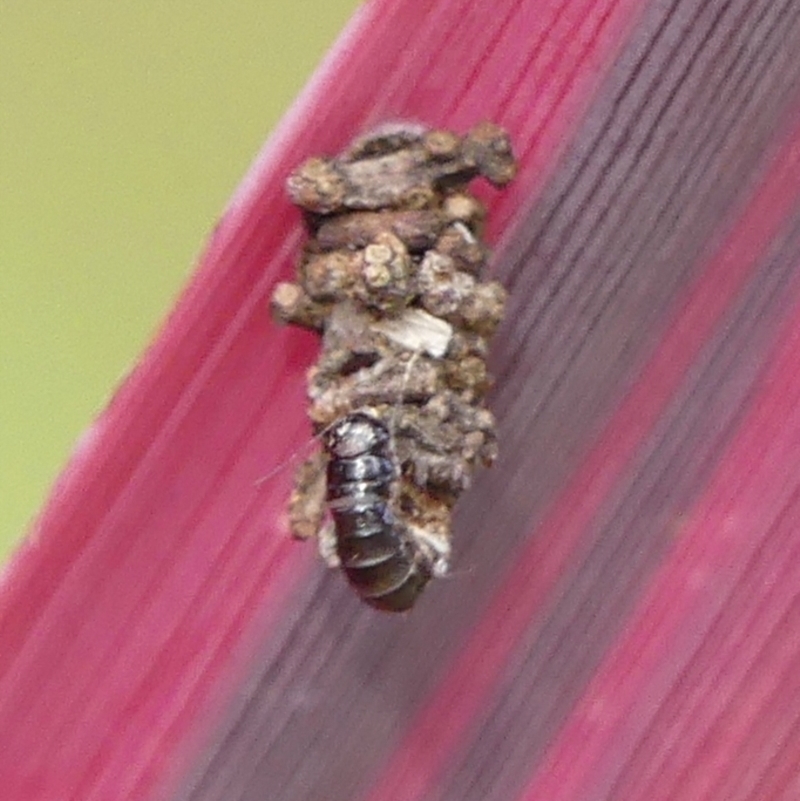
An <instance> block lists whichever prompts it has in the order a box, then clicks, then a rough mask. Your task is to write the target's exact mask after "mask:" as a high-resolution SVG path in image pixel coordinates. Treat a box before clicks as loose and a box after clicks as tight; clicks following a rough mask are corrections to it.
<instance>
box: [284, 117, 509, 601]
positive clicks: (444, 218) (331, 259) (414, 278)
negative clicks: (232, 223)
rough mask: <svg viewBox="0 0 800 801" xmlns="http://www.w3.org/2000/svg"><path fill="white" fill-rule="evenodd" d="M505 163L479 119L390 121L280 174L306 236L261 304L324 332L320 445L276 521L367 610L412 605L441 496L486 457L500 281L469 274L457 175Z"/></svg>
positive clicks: (313, 411) (444, 536) (504, 152)
mask: <svg viewBox="0 0 800 801" xmlns="http://www.w3.org/2000/svg"><path fill="white" fill-rule="evenodd" d="M515 171H516V164H515V160H514V157H513V154H512V151H511V146H510V142H509V138H508V136H507V134H506V133H505V131H503V130H502V129H501V128H499V127H497V126H496V125H493V124H491V123H488V122H487V123H482V124H480V125H477V126H476V127H475V128H473V129H472V131H470V132H469V133H467V134H466V135H464V136H463V137H461V136H458V135H456V134H454V133H451V132H449V131H444V130H428V129H426V128H423V127H421V126H410V125H387V126H384V127H382V128H380V129H378V130H375V131H373V132H371V133H369V134H368V135H366V136H364V137H362V138H360V139H358V140H356V141H355V142H354V143H353V144H352V145H350V147H349V148H347V149H346V150H345V151H344V152H343V153H342V154H341V155H339V156H338V157H336V158H311V159H309V160H308V161H306V162H305V163H304V164H302V165H301V166H300V167H299V168H298V169H297V170H296V171H295V172H294V173H293V174H292V175H291V176H290V178H289V180H288V191H289V195H290V197H291V199H292V201H293V202H294V203H295V204H296V205H297V206H299V207H300V208H301V209H303V210H304V212H305V220H306V224H307V227H308V230H309V233H310V237H311V238H310V239H309V241H308V242H307V243H306V245H305V247H304V250H303V255H302V257H301V259H300V262H299V265H298V270H297V273H298V275H297V282H296V283H280V284H278V285H277V286H276V288H275V291H274V293H273V296H272V311H273V314H274V316H275V318H276V319H277V320H279V321H280V322H284V323H293V324H295V325H299V326H303V327H305V328H310V329H313V330H315V331H318V332H319V333H320V334H321V335H322V352H321V354H320V357H319V360H318V361H317V363H316V364H315V365H314V366H313V367H312V368H311V369H310V371H309V375H308V395H309V399H310V402H311V404H310V408H309V416H310V418H311V420H312V422H313V425H314V429H315V432H316V433H317V434H318V435H320V436H321V437H322V442H323V445H324V450H323V451H322V452H320V453H316V454H314V455H313V456H311V457H310V458H309V459H308V460H307V461H306V462H305V463H304V464H303V465H302V466H301V467H300V469H299V471H298V474H297V477H296V481H295V489H294V492H293V493H292V497H291V500H290V509H289V517H290V525H291V529H292V532H293V534H294V535H295V536H297V537H300V538H308V537H312V536H316V537H317V538H318V542H319V548H320V552H321V553H322V555H323V557H324V558H325V560H326V561H327V563H328V564H329V565H330V566H332V567H340V568H341V569H342V570H343V571H344V573H345V575H346V576H347V579H348V581H349V582H350V583H351V584H352V585H353V587H354V588H355V590H356V592H357V593H358V594H359V595H360V596H361V598H362V599H363V600H364V601H366V602H367V603H368V604H370V605H372V606H374V607H376V608H378V609H383V610H387V611H403V610H406V609H409V608H410V607H411V606H412V605H413V604H414V602H415V600H416V598H417V597H418V596H419V594H420V593H421V591H422V589H423V588H424V587H425V585H426V584H427V583H428V581H429V580H430V579H431V578H432V577H435V576H441V575H443V574H444V573H445V572H446V571H447V569H448V562H449V556H450V551H451V546H450V539H451V515H452V510H453V506H454V505H455V502H456V500H457V499H458V497H459V495H460V494H461V493H462V492H463V491H464V490H465V489H466V488H467V487H468V486H469V483H470V479H471V476H472V473H473V470H474V468H475V466H476V465H477V464H478V463H480V464H483V465H491V464H492V462H493V461H494V459H495V458H496V456H497V440H496V432H495V421H494V417H493V416H492V414H491V412H490V411H489V410H488V409H487V408H486V405H485V395H486V391H487V389H488V388H489V386H490V383H491V379H490V376H489V374H488V372H487V369H486V357H487V352H488V340H489V338H490V337H491V335H492V334H493V333H494V331H495V329H496V328H497V325H498V324H499V323H500V321H501V319H502V317H503V308H504V302H505V290H504V289H503V287H502V286H501V285H500V284H499V283H497V282H496V281H482V280H481V272H482V270H483V268H484V267H485V265H486V262H487V258H488V255H489V251H488V249H487V247H486V245H485V244H484V243H483V241H482V240H481V228H482V223H483V220H484V217H485V209H484V207H483V205H482V204H481V203H480V201H479V200H478V199H477V198H475V197H474V196H473V195H471V194H470V193H469V191H468V184H469V182H470V181H471V180H472V179H473V178H475V177H478V176H483V177H484V178H486V179H487V180H488V181H490V182H491V183H492V184H494V185H495V186H503V185H505V184H506V183H508V182H509V181H510V180H511V179H512V178H513V176H514V174H515ZM326 511H327V512H328V513H329V514H326Z"/></svg>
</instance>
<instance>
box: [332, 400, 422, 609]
mask: <svg viewBox="0 0 800 801" xmlns="http://www.w3.org/2000/svg"><path fill="white" fill-rule="evenodd" d="M325 449H326V451H327V453H328V473H327V501H328V508H329V509H330V513H331V515H332V517H333V521H334V525H335V528H336V551H337V554H338V556H339V560H340V562H341V567H342V570H343V571H344V573H345V575H346V576H347V579H348V581H349V582H350V584H351V585H352V586H353V587H354V589H355V590H356V592H357V593H358V594H359V595H360V596H361V598H362V599H363V600H364V601H366V602H367V603H368V604H370V605H371V606H374V607H376V608H378V609H383V610H386V611H390V612H402V611H404V610H406V609H409V608H410V607H411V606H413V604H414V602H415V601H416V599H417V596H418V595H419V594H420V592H421V591H422V589H423V587H424V586H425V585H426V584H427V583H428V580H429V578H430V571H429V569H428V567H427V560H426V559H425V558H424V556H423V554H422V553H420V552H419V549H418V548H417V547H416V545H415V544H414V542H413V540H412V539H411V538H410V536H409V533H408V530H407V529H406V527H405V526H404V525H403V524H402V523H401V522H400V521H399V520H398V519H397V517H396V515H395V514H394V512H393V511H392V508H391V505H390V501H391V496H392V492H393V489H394V487H395V481H396V478H397V476H396V469H395V465H394V459H393V457H392V450H391V437H390V435H389V431H388V429H387V428H386V426H385V425H384V424H383V423H382V422H381V421H380V420H378V419H377V418H375V417H372V416H371V415H369V414H365V413H364V412H354V413H352V414H348V415H345V416H344V417H342V418H341V419H340V420H338V421H337V422H336V423H334V424H333V426H331V428H330V429H329V430H328V432H327V434H326V436H325Z"/></svg>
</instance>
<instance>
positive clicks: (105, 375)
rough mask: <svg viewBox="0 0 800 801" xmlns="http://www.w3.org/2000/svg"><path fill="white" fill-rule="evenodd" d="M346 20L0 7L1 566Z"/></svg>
mask: <svg viewBox="0 0 800 801" xmlns="http://www.w3.org/2000/svg"><path fill="white" fill-rule="evenodd" d="M357 5H358V3H357V2H356V0H315V2H311V0H279V1H276V0H271V1H270V0H267V1H266V2H265V1H264V0H260V1H259V2H256V1H255V0H254V1H253V2H241V1H240V2H232V3H231V2H221V1H220V2H216V1H214V2H212V1H211V0H205V1H202V0H201V1H200V2H192V3H189V2H138V3H115V2H109V0H105V2H99V0H95V1H94V2H86V1H85V0H84V2H75V3H64V2H62V3H58V2H51V3H41V2H39V3H37V2H22V0H18V1H17V2H9V1H8V0H0V304H2V306H0V326H1V327H0V386H2V404H0V410H1V413H0V448H1V450H0V457H1V458H0V499H1V500H0V559H1V558H3V557H5V556H6V555H7V554H8V553H9V551H10V550H11V549H12V548H13V546H14V543H16V542H17V541H18V540H19V538H20V537H21V536H22V535H23V533H24V531H25V529H26V527H27V525H28V522H29V521H30V520H31V518H32V517H33V516H34V515H35V513H36V511H37V509H38V507H39V506H40V505H41V503H42V501H43V500H44V498H45V497H46V494H47V491H48V487H49V486H50V484H51V482H52V481H53V479H54V478H55V476H56V475H57V474H58V471H59V469H60V467H61V466H62V465H63V464H64V462H65V460H66V458H67V456H68V455H69V452H70V449H71V447H72V444H73V443H74V441H75V440H76V438H77V437H78V435H79V434H80V432H81V431H82V430H83V429H84V428H85V427H86V426H87V425H88V423H89V422H90V421H91V420H92V418H93V417H94V416H95V415H96V414H97V413H98V412H99V411H100V410H101V409H102V408H103V406H104V405H105V403H106V400H107V399H108V397H109V396H110V394H111V392H112V391H113V389H114V387H115V386H116V384H117V382H118V380H119V379H120V377H121V376H123V375H124V374H125V373H126V372H127V370H128V368H129V367H130V365H131V364H132V363H133V361H134V360H135V359H136V356H137V354H138V353H139V352H140V351H141V350H142V349H143V348H144V346H145V345H146V344H147V342H148V341H149V339H150V337H151V336H152V334H153V332H154V331H155V330H156V329H157V327H158V325H159V322H160V321H161V319H162V318H163V317H164V315H165V314H166V312H167V310H168V309H169V307H170V305H171V303H172V300H173V299H174V297H175V296H176V294H177V293H178V292H179V290H180V288H181V286H182V285H183V283H184V282H185V280H186V276H187V274H188V273H189V271H190V270H191V267H192V264H193V262H194V261H195V259H196V258H197V256H198V255H199V253H200V252H201V250H202V248H203V243H204V241H205V239H206V237H207V236H208V234H209V233H210V231H211V229H212V227H213V225H214V222H215V220H216V218H217V216H218V215H219V213H220V212H221V211H222V209H223V208H224V206H225V204H226V201H227V199H228V197H229V196H230V195H231V193H232V192H233V190H234V189H235V187H236V185H237V184H238V182H239V180H240V179H241V177H242V176H243V175H244V173H245V171H246V170H247V168H248V165H249V164H250V162H251V161H252V159H253V157H254V156H255V154H256V153H257V152H258V150H259V148H260V146H261V144H262V143H263V141H264V139H265V138H266V136H267V135H268V134H269V132H270V131H271V129H272V128H273V127H274V125H275V123H276V122H277V121H278V119H279V118H280V117H281V115H282V114H283V112H284V111H285V110H286V109H287V108H288V106H289V105H290V104H291V102H292V100H293V98H294V97H295V96H296V94H297V93H298V92H299V90H300V89H301V88H302V86H303V84H304V83H305V82H306V80H307V79H308V77H309V76H310V74H311V73H312V71H313V69H314V67H315V66H316V64H317V63H318V62H319V60H320V58H321V57H322V55H323V54H324V53H325V51H326V50H327V49H328V47H329V46H330V44H331V43H332V42H333V41H334V40H335V38H336V36H337V34H338V32H339V31H340V30H341V28H342V27H343V25H344V24H345V22H346V21H347V19H348V18H349V16H350V15H351V14H352V12H353V11H354V9H355V8H356V6H357Z"/></svg>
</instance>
